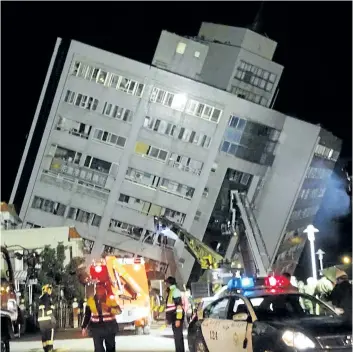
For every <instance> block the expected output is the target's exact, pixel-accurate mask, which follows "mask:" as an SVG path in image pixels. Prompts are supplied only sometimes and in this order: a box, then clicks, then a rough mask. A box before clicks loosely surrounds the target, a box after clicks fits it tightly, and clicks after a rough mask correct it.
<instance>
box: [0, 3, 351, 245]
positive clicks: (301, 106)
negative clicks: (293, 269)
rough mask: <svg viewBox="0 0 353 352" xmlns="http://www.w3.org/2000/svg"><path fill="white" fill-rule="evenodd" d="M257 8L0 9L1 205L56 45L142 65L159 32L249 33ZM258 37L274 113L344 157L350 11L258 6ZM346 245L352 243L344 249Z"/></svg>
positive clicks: (327, 6) (334, 6)
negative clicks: (276, 80) (320, 136)
mask: <svg viewBox="0 0 353 352" xmlns="http://www.w3.org/2000/svg"><path fill="white" fill-rule="evenodd" d="M258 7H259V3H258V2H233V1H230V2H220V1H218V2H201V1H200V2H190V1H186V2H135V1H132V2H103V1H101V2H65V1H64V2H10V1H8V2H1V22H2V23H1V30H2V32H1V34H2V36H1V39H2V43H1V44H2V46H1V49H2V50H1V51H2V52H1V54H2V57H1V59H2V60H1V61H2V62H1V64H2V70H1V73H2V99H1V100H2V104H1V107H2V121H1V122H2V128H1V137H2V147H3V148H2V151H3V153H2V170H3V172H2V184H1V185H2V187H1V189H2V195H1V200H3V201H8V199H9V196H10V193H11V189H12V185H13V182H14V179H15V176H16V172H17V169H18V165H19V163H20V159H21V155H22V151H23V149H24V146H25V142H26V135H27V134H28V132H29V129H30V125H31V122H32V119H33V115H34V112H35V109H36V106H37V102H38V98H39V95H40V91H41V88H42V84H43V82H44V78H45V75H46V71H47V68H48V65H49V61H50V58H51V55H52V50H53V47H54V44H55V41H56V38H57V37H58V36H60V37H65V38H72V39H76V40H79V41H82V42H84V43H87V44H90V45H93V46H96V47H100V48H103V49H106V50H108V51H112V52H115V53H117V54H120V55H123V56H126V57H129V58H132V59H135V60H138V61H141V62H144V63H150V62H151V61H152V57H153V53H154V50H155V48H156V46H157V42H158V39H159V35H160V32H161V30H163V29H166V30H168V31H170V32H174V33H178V34H181V35H196V34H197V32H198V29H199V27H200V24H201V22H202V21H207V22H214V23H221V24H225V25H232V26H239V27H241V26H247V25H249V24H250V23H251V22H252V20H253V19H254V17H255V15H256V12H257V9H258ZM262 29H263V32H265V33H266V34H267V36H268V37H270V38H271V39H273V40H275V41H276V42H278V47H277V52H276V54H275V57H274V60H275V61H276V62H278V63H279V64H281V65H283V66H284V67H285V69H284V73H283V76H282V79H281V82H280V85H279V87H280V92H279V95H278V99H277V101H276V104H275V109H276V110H279V111H281V112H284V113H288V114H290V115H292V116H296V117H298V118H300V119H303V120H305V121H308V122H312V123H320V124H322V126H323V127H325V128H327V129H329V130H331V131H332V132H333V133H334V134H335V135H337V136H338V137H340V138H342V139H343V140H344V148H343V155H344V156H345V157H347V158H348V159H351V154H352V148H351V147H352V80H351V77H352V3H351V2H348V1H347V2H316V1H315V2H309V1H305V2H304V1H303V2H265V6H264V12H263V27H262ZM350 243H351V242H350Z"/></svg>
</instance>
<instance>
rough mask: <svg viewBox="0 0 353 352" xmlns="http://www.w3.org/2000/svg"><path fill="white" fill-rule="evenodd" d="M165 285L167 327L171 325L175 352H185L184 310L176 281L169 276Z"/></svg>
mask: <svg viewBox="0 0 353 352" xmlns="http://www.w3.org/2000/svg"><path fill="white" fill-rule="evenodd" d="M165 283H166V285H167V287H168V288H169V290H168V295H167V299H166V301H165V315H166V321H167V324H168V325H169V324H172V328H173V334H174V343H175V352H185V347H184V336H183V321H184V310H183V302H182V299H181V292H180V290H179V289H178V288H177V287H176V280H175V278H174V277H171V276H169V277H168V278H167V279H166V280H165Z"/></svg>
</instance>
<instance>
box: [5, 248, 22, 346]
mask: <svg viewBox="0 0 353 352" xmlns="http://www.w3.org/2000/svg"><path fill="white" fill-rule="evenodd" d="M0 269H1V287H0V290H1V291H0V297H1V307H0V315H1V352H9V351H10V346H9V340H10V339H13V338H14V337H19V336H20V330H21V329H20V327H21V325H20V323H21V321H22V314H21V311H20V309H19V307H18V304H17V296H16V291H15V280H14V274H13V269H12V265H11V261H10V256H9V253H8V251H7V249H6V247H4V246H1V267H0Z"/></svg>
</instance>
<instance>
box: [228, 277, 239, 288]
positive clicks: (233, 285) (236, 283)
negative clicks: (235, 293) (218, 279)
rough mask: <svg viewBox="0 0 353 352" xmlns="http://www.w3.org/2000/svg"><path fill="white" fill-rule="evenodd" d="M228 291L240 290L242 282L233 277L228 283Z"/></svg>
mask: <svg viewBox="0 0 353 352" xmlns="http://www.w3.org/2000/svg"><path fill="white" fill-rule="evenodd" d="M227 286H228V290H235V289H240V280H239V279H238V278H236V277H233V278H232V279H230V280H229V281H228V285H227Z"/></svg>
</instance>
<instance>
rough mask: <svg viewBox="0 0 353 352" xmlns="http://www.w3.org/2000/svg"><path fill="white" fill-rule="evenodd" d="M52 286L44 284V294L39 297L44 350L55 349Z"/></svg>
mask: <svg viewBox="0 0 353 352" xmlns="http://www.w3.org/2000/svg"><path fill="white" fill-rule="evenodd" d="M52 290H53V288H52V286H51V285H44V286H43V287H42V295H41V296H40V297H39V307H38V323H39V328H40V332H41V335H42V345H43V349H44V352H49V351H53V345H54V328H55V324H56V322H55V318H54V315H53V309H54V306H53V303H52V299H51V294H52Z"/></svg>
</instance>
